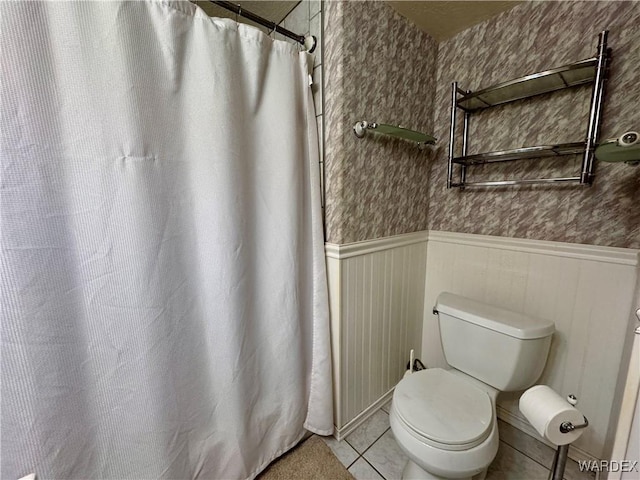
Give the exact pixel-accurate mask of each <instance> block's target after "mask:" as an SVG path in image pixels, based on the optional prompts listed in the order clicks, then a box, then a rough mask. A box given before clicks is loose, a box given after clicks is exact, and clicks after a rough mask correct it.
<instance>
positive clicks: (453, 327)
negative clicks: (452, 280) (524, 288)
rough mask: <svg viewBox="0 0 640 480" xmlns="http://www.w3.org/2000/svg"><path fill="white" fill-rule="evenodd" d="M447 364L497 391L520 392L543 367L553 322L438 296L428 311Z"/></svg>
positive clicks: (463, 298) (453, 296)
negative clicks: (434, 314) (434, 321)
mask: <svg viewBox="0 0 640 480" xmlns="http://www.w3.org/2000/svg"><path fill="white" fill-rule="evenodd" d="M434 310H435V311H437V313H438V318H439V322H440V336H441V339H442V348H443V350H444V354H445V358H446V360H447V363H448V364H449V365H451V366H452V367H454V368H455V369H457V370H460V371H462V372H464V373H466V374H467V375H470V376H472V377H475V378H477V379H478V380H480V381H482V382H484V383H486V384H488V385H491V386H492V387H494V388H496V389H498V390H500V391H503V392H512V391H518V390H525V389H526V388H528V387H530V386H531V385H533V384H534V383H535V382H536V381H537V380H538V378H539V377H540V375H541V374H542V370H543V369H544V365H545V363H546V361H547V355H548V353H549V347H550V345H551V337H552V335H553V332H554V330H555V327H554V324H553V322H551V321H549V320H542V319H539V318H535V317H530V316H528V315H523V314H521V313H517V312H512V311H510V310H505V309H503V308H498V307H496V306H493V305H488V304H486V303H482V302H478V301H475V300H472V299H470V298H466V297H462V296H460V295H455V294H453V293H449V292H442V293H441V294H440V295H439V296H438V300H437V302H436V306H435V308H434Z"/></svg>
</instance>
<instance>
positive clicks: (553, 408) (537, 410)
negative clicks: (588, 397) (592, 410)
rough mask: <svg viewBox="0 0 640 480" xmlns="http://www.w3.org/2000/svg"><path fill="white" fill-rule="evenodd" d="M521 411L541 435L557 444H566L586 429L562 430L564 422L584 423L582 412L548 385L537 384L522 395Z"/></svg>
mask: <svg viewBox="0 0 640 480" xmlns="http://www.w3.org/2000/svg"><path fill="white" fill-rule="evenodd" d="M519 406H520V411H521V412H522V414H523V415H524V416H525V417H527V420H529V423H531V425H532V426H533V427H534V428H535V429H536V430H537V431H538V433H539V434H540V435H542V436H543V437H544V438H546V439H547V440H549V441H550V442H551V443H554V444H556V445H566V444H568V443H571V442H573V441H575V440H577V439H578V437H580V435H582V432H583V430H584V429H578V430H573V431H571V432H568V433H562V432H561V431H560V425H561V424H562V423H563V422H571V423H572V424H573V425H581V424H583V423H584V417H583V416H582V413H580V411H579V410H578V409H577V408H575V407H574V406H572V405H571V404H569V402H567V401H566V400H565V399H564V398H562V397H561V396H560V395H558V394H557V393H556V392H555V391H553V390H552V389H551V388H549V387H548V386H546V385H536V386H535V387H531V388H530V389H529V390H527V391H526V392H524V393H523V394H522V396H521V397H520V405H519Z"/></svg>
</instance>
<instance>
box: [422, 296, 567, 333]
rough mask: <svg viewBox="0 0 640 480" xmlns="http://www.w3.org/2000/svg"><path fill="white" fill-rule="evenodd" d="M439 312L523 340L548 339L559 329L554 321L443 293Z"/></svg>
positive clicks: (438, 305)
mask: <svg viewBox="0 0 640 480" xmlns="http://www.w3.org/2000/svg"><path fill="white" fill-rule="evenodd" d="M435 310H436V311H438V312H442V313H446V314H447V315H451V316H452V317H456V318H459V319H461V320H464V321H466V322H470V323H473V324H476V325H479V326H481V327H484V328H488V329H491V330H495V331H497V332H500V333H503V334H505V335H509V336H511V337H515V338H520V339H523V340H529V339H534V338H543V337H548V336H549V335H552V334H553V332H554V331H555V326H554V324H553V322H551V321H550V320H543V319H540V318H536V317H531V316H529V315H524V314H522V313H518V312H513V311H511V310H506V309H504V308H499V307H496V306H494V305H489V304H486V303H482V302H478V301H476V300H472V299H470V298H467V297H463V296H461V295H456V294H453V293H449V292H442V293H441V294H440V295H439V296H438V300H437V301H436V306H435Z"/></svg>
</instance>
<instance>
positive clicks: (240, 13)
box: [236, 3, 242, 23]
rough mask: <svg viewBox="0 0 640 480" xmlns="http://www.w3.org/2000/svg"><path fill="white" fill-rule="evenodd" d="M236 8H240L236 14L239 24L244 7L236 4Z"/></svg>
mask: <svg viewBox="0 0 640 480" xmlns="http://www.w3.org/2000/svg"><path fill="white" fill-rule="evenodd" d="M236 6H237V7H238V11H237V12H236V23H238V22H239V17H241V16H242V5H240V4H239V3H238V4H236Z"/></svg>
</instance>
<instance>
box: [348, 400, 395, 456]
mask: <svg viewBox="0 0 640 480" xmlns="http://www.w3.org/2000/svg"><path fill="white" fill-rule="evenodd" d="M388 428H389V415H388V414H387V413H386V412H383V411H382V410H378V411H377V412H376V413H374V414H373V415H372V416H371V417H370V418H369V419H367V421H366V422H364V423H363V424H362V425H360V426H359V427H358V428H357V429H356V431H355V432H353V433H352V434H350V435H349V436H347V438H346V440H347V442H349V445H351V446H352V447H353V448H355V449H356V450H357V451H358V452H359V453H363V452H364V451H365V450H366V449H367V448H369V447H370V446H371V445H372V444H373V442H375V441H376V440H377V439H378V438H379V437H380V435H382V434H383V433H384V432H385V431H386V430H387V429H388Z"/></svg>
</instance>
